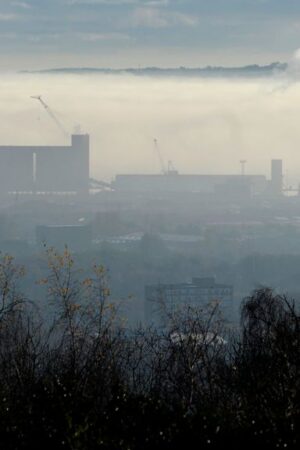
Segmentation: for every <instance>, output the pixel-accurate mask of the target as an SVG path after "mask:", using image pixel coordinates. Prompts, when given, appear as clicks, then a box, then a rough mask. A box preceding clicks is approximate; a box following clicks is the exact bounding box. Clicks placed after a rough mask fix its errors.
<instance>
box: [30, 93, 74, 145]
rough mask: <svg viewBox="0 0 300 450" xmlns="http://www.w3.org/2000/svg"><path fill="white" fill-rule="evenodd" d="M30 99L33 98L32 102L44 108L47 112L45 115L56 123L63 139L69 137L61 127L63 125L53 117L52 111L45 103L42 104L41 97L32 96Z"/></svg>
mask: <svg viewBox="0 0 300 450" xmlns="http://www.w3.org/2000/svg"><path fill="white" fill-rule="evenodd" d="M31 98H33V99H34V100H38V101H39V102H40V103H41V105H42V106H43V108H45V110H46V111H47V113H48V114H49V116H50V117H51V119H52V120H53V121H54V122H55V123H56V125H57V126H58V128H59V129H60V131H61V132H62V133H63V135H64V136H65V137H69V133H68V132H67V131H66V130H65V128H64V127H63V125H62V124H61V123H60V121H59V120H58V119H57V117H56V116H55V114H54V113H53V112H52V110H51V109H50V107H49V106H48V105H47V103H45V102H44V100H43V99H42V96H41V95H32V96H31Z"/></svg>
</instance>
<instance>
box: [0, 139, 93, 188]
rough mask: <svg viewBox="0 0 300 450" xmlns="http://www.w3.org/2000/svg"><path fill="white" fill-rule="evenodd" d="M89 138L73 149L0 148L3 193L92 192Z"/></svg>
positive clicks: (75, 142) (74, 144)
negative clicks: (90, 190) (90, 187)
mask: <svg viewBox="0 0 300 450" xmlns="http://www.w3.org/2000/svg"><path fill="white" fill-rule="evenodd" d="M89 153H90V151H89V135H87V134H85V135H83V134H77V135H72V137H71V145H70V146H0V192H1V194H2V195H3V194H4V195H5V194H8V193H12V192H13V193H15V192H19V193H31V192H35V193H68V192H73V193H77V194H85V193H88V190H89V159H90V157H89Z"/></svg>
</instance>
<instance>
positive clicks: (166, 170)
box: [153, 139, 178, 175]
mask: <svg viewBox="0 0 300 450" xmlns="http://www.w3.org/2000/svg"><path fill="white" fill-rule="evenodd" d="M153 141H154V147H155V150H156V152H157V155H158V158H159V162H160V167H161V173H162V174H163V175H178V171H177V170H176V169H175V168H174V166H173V163H172V161H168V165H167V166H166V165H165V162H164V159H163V157H162V154H161V152H160V149H159V145H158V142H157V139H153Z"/></svg>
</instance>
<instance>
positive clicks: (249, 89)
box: [0, 54, 300, 184]
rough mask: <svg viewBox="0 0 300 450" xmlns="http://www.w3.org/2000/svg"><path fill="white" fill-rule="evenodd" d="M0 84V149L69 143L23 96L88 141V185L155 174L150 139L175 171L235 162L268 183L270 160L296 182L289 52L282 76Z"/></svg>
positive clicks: (296, 93)
mask: <svg viewBox="0 0 300 450" xmlns="http://www.w3.org/2000/svg"><path fill="white" fill-rule="evenodd" d="M141 70H142V69H141ZM0 77H1V92H0V95H1V97H2V102H1V105H0V118H1V121H2V124H3V129H2V132H1V144H2V145H21V144H23V145H25V144H26V145H56V144H60V145H67V144H69V142H68V140H67V139H66V138H65V136H63V135H62V133H61V132H60V130H59V129H58V128H57V127H56V125H55V123H53V122H52V121H51V119H50V118H49V117H48V115H47V113H46V111H44V110H43V109H42V108H41V106H40V105H39V104H37V103H36V102H35V101H34V100H33V99H31V98H30V97H31V96H32V95H42V97H43V98H44V100H45V101H47V103H48V104H49V106H50V108H51V109H52V110H53V111H54V112H55V114H56V115H57V117H58V118H59V120H60V121H61V123H62V124H63V125H64V127H65V128H66V129H67V130H68V132H69V134H72V132H73V131H74V129H75V128H76V126H78V125H80V126H81V129H82V132H85V133H89V134H90V135H91V166H90V170H91V176H92V177H94V178H99V179H103V180H107V181H109V180H111V179H113V178H114V177H115V175H116V174H118V173H161V167H160V162H159V160H158V157H157V153H156V151H155V149H154V145H153V140H154V139H157V140H158V142H159V146H160V151H161V154H162V156H163V159H164V160H165V162H166V163H167V161H169V160H171V161H172V163H173V165H174V167H175V168H176V169H177V170H178V172H179V173H182V174H183V173H208V174H210V173H211V174H212V173H224V174H226V173H227V174H229V173H233V174H238V173H240V160H247V165H246V172H247V173H249V174H251V173H259V174H264V175H266V176H267V177H268V176H269V172H270V160H271V159H274V158H275V159H276V158H277V159H278V158H279V159H283V160H284V174H285V182H286V183H288V184H290V183H294V184H296V183H297V182H298V180H299V178H300V158H298V127H297V122H298V115H299V108H298V101H297V99H298V98H299V100H300V90H299V87H298V83H297V81H298V56H297V54H295V56H294V57H293V58H292V59H291V62H290V64H289V65H288V66H287V67H286V68H285V70H280V71H279V70H278V71H277V70H276V71H273V72H272V74H271V75H268V76H261V77H255V76H254V77H247V74H246V75H245V76H243V77H227V76H226V75H224V76H220V77H218V78H214V77H205V78H202V77H197V76H195V77H189V76H179V77H176V76H174V77H172V76H166V77H160V76H157V77H152V76H151V75H144V76H143V77H138V76H135V74H131V73H118V74H114V73H111V74H110V73H108V74H105V73H101V72H100V73H97V72H95V73H89V72H87V73H84V74H82V75H81V73H72V71H71V72H70V73H63V72H58V73H55V74H52V73H46V72H45V73H15V74H12V75H9V74H3V73H2V75H0ZM74 93H76V96H75V95H74ZM16 121H17V123H18V133H17V135H16V133H15V122H16Z"/></svg>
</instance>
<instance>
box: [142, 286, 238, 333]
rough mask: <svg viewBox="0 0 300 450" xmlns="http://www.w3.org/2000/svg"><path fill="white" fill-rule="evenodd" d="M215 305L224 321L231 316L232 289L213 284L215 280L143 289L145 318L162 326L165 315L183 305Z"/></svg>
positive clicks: (149, 322) (148, 321)
mask: <svg viewBox="0 0 300 450" xmlns="http://www.w3.org/2000/svg"><path fill="white" fill-rule="evenodd" d="M212 302H218V303H219V305H220V310H221V312H222V313H223V315H224V317H225V318H226V319H229V320H230V319H231V318H232V314H233V286H232V285H229V284H219V283H216V281H215V278H214V277H205V278H193V279H192V282H191V283H175V284H154V285H149V286H146V287H145V319H146V322H147V324H149V325H151V324H152V325H162V324H163V323H164V322H165V319H166V317H165V316H166V315H168V314H169V313H170V314H172V313H174V312H176V311H177V310H180V308H182V307H183V306H185V305H191V306H194V307H199V308H206V307H207V306H208V305H209V304H211V303H212Z"/></svg>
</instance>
